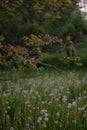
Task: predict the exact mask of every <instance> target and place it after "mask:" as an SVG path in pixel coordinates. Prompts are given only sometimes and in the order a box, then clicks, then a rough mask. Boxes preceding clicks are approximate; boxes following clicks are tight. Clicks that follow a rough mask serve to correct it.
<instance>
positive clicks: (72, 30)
mask: <svg viewBox="0 0 87 130" xmlns="http://www.w3.org/2000/svg"><path fill="white" fill-rule="evenodd" d="M86 26H87V25H86V22H85V20H84V18H83V17H82V15H81V14H80V13H78V12H77V13H75V14H73V15H72V16H71V19H70V21H69V22H68V23H67V24H66V25H65V26H63V27H62V30H61V35H63V36H66V35H67V34H70V35H71V36H72V37H73V40H74V41H80V40H81V39H82V36H83V32H84V28H86Z"/></svg>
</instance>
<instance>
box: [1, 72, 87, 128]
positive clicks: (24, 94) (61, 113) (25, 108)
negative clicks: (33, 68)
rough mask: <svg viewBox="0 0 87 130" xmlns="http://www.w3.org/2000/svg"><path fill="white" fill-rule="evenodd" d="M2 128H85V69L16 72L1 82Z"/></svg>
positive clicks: (86, 106)
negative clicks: (25, 75) (10, 78)
mask: <svg viewBox="0 0 87 130" xmlns="http://www.w3.org/2000/svg"><path fill="white" fill-rule="evenodd" d="M8 77H9V75H6V78H8ZM0 129H1V130H86V129H87V74H86V72H82V71H79V72H76V71H71V72H70V71H69V72H68V73H67V71H64V72H62V71H61V72H56V71H53V72H50V73H47V72H46V71H45V73H40V72H37V73H36V74H34V73H33V74H31V77H30V78H28V79H27V78H22V77H20V75H17V74H16V75H15V76H13V79H12V80H7V81H1V83H0Z"/></svg>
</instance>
